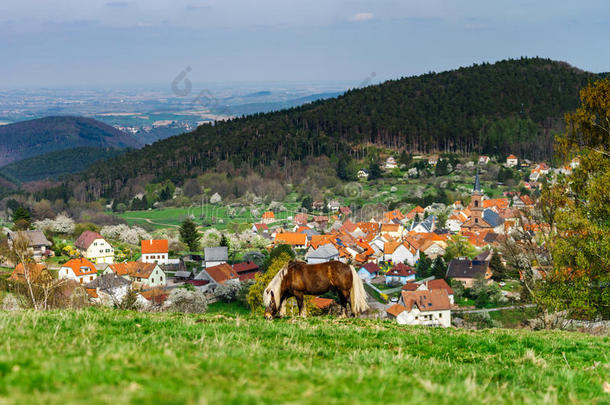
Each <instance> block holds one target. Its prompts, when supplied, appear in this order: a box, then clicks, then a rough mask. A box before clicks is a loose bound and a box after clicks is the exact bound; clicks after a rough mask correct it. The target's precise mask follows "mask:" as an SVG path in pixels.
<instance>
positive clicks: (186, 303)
mask: <svg viewBox="0 0 610 405" xmlns="http://www.w3.org/2000/svg"><path fill="white" fill-rule="evenodd" d="M165 309H166V310H167V311H173V312H184V313H203V312H205V311H207V309H208V301H207V299H206V297H205V294H204V293H203V292H201V291H198V290H197V291H188V290H186V289H184V288H176V289H174V291H172V293H171V294H170V295H169V298H168V299H167V301H165Z"/></svg>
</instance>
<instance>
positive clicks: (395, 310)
mask: <svg viewBox="0 0 610 405" xmlns="http://www.w3.org/2000/svg"><path fill="white" fill-rule="evenodd" d="M406 310H407V308H405V307H403V306H402V305H400V304H394V305H392V306H391V307H390V308H388V309H386V312H387V313H388V314H390V315H392V316H394V317H396V316H398V315H400V314H401V313H402V312H404V311H406Z"/></svg>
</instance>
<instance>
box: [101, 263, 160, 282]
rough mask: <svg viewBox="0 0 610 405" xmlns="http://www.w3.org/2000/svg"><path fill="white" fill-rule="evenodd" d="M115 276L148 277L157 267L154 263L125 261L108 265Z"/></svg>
mask: <svg viewBox="0 0 610 405" xmlns="http://www.w3.org/2000/svg"><path fill="white" fill-rule="evenodd" d="M108 267H110V269H111V270H112V271H113V272H114V273H115V274H116V275H117V276H130V277H139V278H148V277H150V275H151V274H152V272H153V270H154V269H155V268H156V267H157V264H156V263H143V262H125V263H114V264H111V265H109V266H108Z"/></svg>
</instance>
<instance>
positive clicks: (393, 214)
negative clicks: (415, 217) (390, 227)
mask: <svg viewBox="0 0 610 405" xmlns="http://www.w3.org/2000/svg"><path fill="white" fill-rule="evenodd" d="M383 219H385V220H386V221H392V220H394V219H397V220H399V221H401V220H403V219H405V216H404V215H403V214H402V212H400V210H394V211H388V212H386V213H384V214H383Z"/></svg>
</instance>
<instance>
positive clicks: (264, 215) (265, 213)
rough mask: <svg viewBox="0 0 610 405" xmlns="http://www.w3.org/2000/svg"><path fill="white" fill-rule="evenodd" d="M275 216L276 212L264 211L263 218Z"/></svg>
mask: <svg viewBox="0 0 610 405" xmlns="http://www.w3.org/2000/svg"><path fill="white" fill-rule="evenodd" d="M272 218H275V214H274V213H273V211H267V212H263V219H272Z"/></svg>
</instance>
